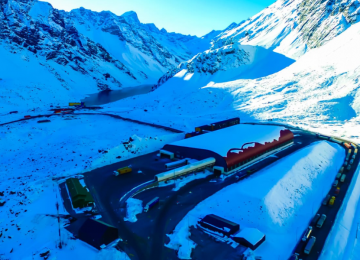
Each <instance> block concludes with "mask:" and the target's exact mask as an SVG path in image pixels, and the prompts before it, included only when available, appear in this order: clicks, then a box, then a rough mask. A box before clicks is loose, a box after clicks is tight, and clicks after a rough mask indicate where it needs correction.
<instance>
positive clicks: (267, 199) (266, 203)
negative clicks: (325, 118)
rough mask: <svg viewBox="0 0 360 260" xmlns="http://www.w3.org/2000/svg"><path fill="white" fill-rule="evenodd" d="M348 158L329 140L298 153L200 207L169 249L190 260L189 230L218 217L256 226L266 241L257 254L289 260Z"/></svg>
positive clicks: (180, 227) (176, 232)
mask: <svg viewBox="0 0 360 260" xmlns="http://www.w3.org/2000/svg"><path fill="white" fill-rule="evenodd" d="M344 158H345V152H344V149H343V148H342V147H340V146H339V145H337V144H333V143H328V142H325V141H321V142H316V143H314V144H312V145H310V146H308V147H305V148H303V149H301V150H299V151H297V152H294V153H293V154H291V155H289V156H287V157H285V158H283V159H280V160H279V161H277V162H275V163H274V164H272V165H270V166H268V167H267V168H265V169H262V170H261V171H259V172H257V173H256V174H255V175H253V176H252V177H250V178H248V179H245V180H243V181H240V182H238V183H236V184H233V185H230V186H228V187H226V188H224V189H222V190H221V191H219V192H217V193H216V194H214V195H213V196H211V197H209V198H207V199H206V200H204V201H202V202H201V203H199V204H198V205H197V206H196V207H195V208H194V209H193V210H191V211H190V212H189V213H188V214H187V215H186V216H185V218H184V219H183V220H182V221H181V222H180V223H179V224H178V225H177V227H176V228H175V230H174V232H173V234H170V235H168V236H169V237H170V242H169V244H167V245H166V246H167V247H169V248H172V249H174V250H179V252H178V256H179V257H180V258H182V259H189V258H190V254H191V249H192V248H194V247H195V245H194V243H193V242H192V241H189V227H190V226H194V225H196V223H197V221H198V220H199V218H202V217H204V216H205V215H207V214H216V215H219V216H221V217H223V218H226V219H229V220H230V221H233V222H236V223H239V224H240V227H241V228H243V227H255V228H257V229H259V230H260V231H262V232H263V233H265V235H266V237H267V239H266V242H265V243H264V244H263V245H262V246H261V247H259V248H258V249H257V250H256V253H257V254H258V255H260V256H262V257H263V258H264V259H274V258H276V259H287V257H289V255H290V254H291V250H292V249H293V248H294V247H295V245H296V243H297V241H298V240H299V239H300V238H301V235H302V231H303V230H305V229H306V226H307V225H308V223H309V221H310V220H311V218H312V217H313V216H314V214H315V213H316V211H317V209H318V208H319V206H320V205H321V202H322V200H323V198H324V197H325V195H326V194H327V192H328V191H329V189H330V188H331V185H332V183H333V181H334V179H335V176H336V173H337V171H338V170H339V169H340V167H341V165H342V163H343V160H344ZM319 187H321V188H319ZM189 245H192V246H189Z"/></svg>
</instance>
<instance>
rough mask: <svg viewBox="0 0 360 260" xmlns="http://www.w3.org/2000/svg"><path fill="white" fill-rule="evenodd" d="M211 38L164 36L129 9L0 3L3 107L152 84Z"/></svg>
mask: <svg viewBox="0 0 360 260" xmlns="http://www.w3.org/2000/svg"><path fill="white" fill-rule="evenodd" d="M216 33H217V32H211V33H210V34H209V35H207V36H204V37H202V38H199V37H196V36H185V35H181V34H176V33H168V32H166V31H165V30H164V29H163V30H159V29H157V28H156V26H155V25H153V24H142V23H140V21H139V19H138V17H137V15H136V13H135V12H128V13H125V14H123V15H122V16H117V15H115V14H113V13H111V12H101V13H97V12H92V11H90V10H85V9H83V8H81V9H77V10H73V11H71V12H69V13H68V12H65V11H59V10H57V9H54V8H53V7H52V6H51V5H50V4H49V3H46V2H40V1H37V0H1V1H0V52H1V53H2V56H1V57H2V62H1V64H0V91H1V92H0V100H1V103H2V104H3V105H5V106H1V108H5V107H12V106H16V105H18V104H19V100H18V101H16V99H18V98H20V100H22V101H21V102H22V105H25V104H26V105H27V106H35V107H36V106H40V105H42V104H44V103H49V104H57V103H58V102H64V100H66V101H68V100H69V99H73V100H78V99H79V97H83V96H84V95H85V94H88V93H94V92H98V91H100V90H104V89H119V88H121V87H127V86H137V85H140V84H143V83H156V81H157V80H158V78H159V77H160V76H162V75H163V74H164V73H165V72H167V71H168V70H171V69H173V68H175V67H176V66H177V65H178V64H179V63H180V62H182V61H185V60H188V59H190V58H191V57H192V56H193V55H195V54H197V52H202V51H204V50H206V49H208V48H209V47H210V41H211V38H212V37H213V36H214V35H215V34H216ZM19 76H22V78H21V79H20V77H19ZM35 93H36V94H35ZM30 96H31V97H32V98H30ZM29 99H31V100H29Z"/></svg>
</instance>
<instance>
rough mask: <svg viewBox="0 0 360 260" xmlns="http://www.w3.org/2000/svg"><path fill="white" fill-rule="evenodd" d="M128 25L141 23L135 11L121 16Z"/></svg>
mask: <svg viewBox="0 0 360 260" xmlns="http://www.w3.org/2000/svg"><path fill="white" fill-rule="evenodd" d="M121 17H123V18H124V19H125V20H126V21H127V22H128V23H140V21H139V18H138V15H137V13H136V12H134V11H129V12H126V13H124V14H123V15H121Z"/></svg>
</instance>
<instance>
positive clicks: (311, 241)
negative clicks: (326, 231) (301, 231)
mask: <svg viewBox="0 0 360 260" xmlns="http://www.w3.org/2000/svg"><path fill="white" fill-rule="evenodd" d="M315 241H316V237H313V236H312V237H310V239H309V241H308V242H307V244H306V246H305V249H304V253H305V254H307V255H308V254H310V252H311V249H312V248H313V246H314V244H315Z"/></svg>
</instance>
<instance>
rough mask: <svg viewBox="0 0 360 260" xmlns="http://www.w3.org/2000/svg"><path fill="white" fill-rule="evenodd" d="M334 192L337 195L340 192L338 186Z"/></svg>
mask: <svg viewBox="0 0 360 260" xmlns="http://www.w3.org/2000/svg"><path fill="white" fill-rule="evenodd" d="M334 193H335V194H336V195H338V194H339V193H340V187H336V189H335V191H334Z"/></svg>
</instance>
